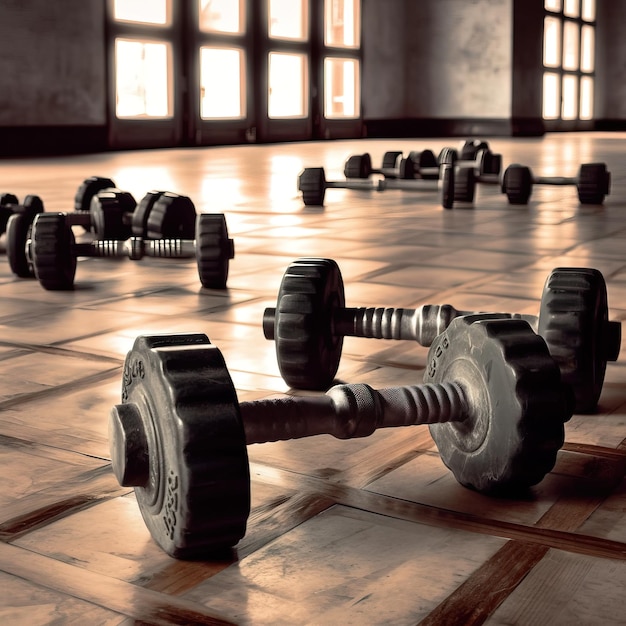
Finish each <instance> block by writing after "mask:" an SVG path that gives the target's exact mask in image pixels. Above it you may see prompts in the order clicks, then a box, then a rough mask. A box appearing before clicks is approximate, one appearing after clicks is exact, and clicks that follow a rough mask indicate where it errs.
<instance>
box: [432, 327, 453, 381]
mask: <svg viewBox="0 0 626 626" xmlns="http://www.w3.org/2000/svg"><path fill="white" fill-rule="evenodd" d="M449 347H450V342H449V341H448V333H443V334H442V335H441V339H440V341H439V343H438V344H437V347H436V348H435V349H434V350H433V356H432V358H431V359H430V361H429V363H428V375H429V376H430V377H431V378H433V377H434V376H435V374H436V373H437V364H438V363H439V360H440V359H441V357H442V356H443V353H444V352H445V351H446V350H447V349H448V348H449Z"/></svg>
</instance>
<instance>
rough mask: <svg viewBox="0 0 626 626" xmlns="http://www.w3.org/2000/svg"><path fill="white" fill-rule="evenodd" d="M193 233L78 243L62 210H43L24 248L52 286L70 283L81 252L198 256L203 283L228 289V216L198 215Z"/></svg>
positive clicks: (119, 255) (115, 255) (69, 285)
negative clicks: (189, 236)
mask: <svg viewBox="0 0 626 626" xmlns="http://www.w3.org/2000/svg"><path fill="white" fill-rule="evenodd" d="M194 230H195V239H143V238H141V237H131V238H130V239H127V240H124V241H119V240H107V239H104V240H99V239H96V240H93V241H90V242H87V243H77V242H76V240H75V238H74V233H73V232H72V229H71V227H70V226H69V225H68V223H67V216H66V215H65V214H64V213H40V214H39V215H37V216H36V217H35V221H34V222H33V227H32V231H31V239H30V240H29V241H28V242H27V245H26V250H27V253H29V255H30V261H31V262H32V265H33V269H34V273H35V276H36V278H37V279H38V280H39V282H40V283H41V286H42V287H44V288H45V289H49V290H67V289H72V287H73V285H74V277H75V275H76V259H77V257H79V256H86V257H99V258H122V257H128V258H129V259H131V260H133V261H137V260H139V259H142V258H144V257H161V258H170V259H173V258H175V259H183V258H193V257H195V258H196V261H197V265H198V275H199V277H200V281H201V283H202V285H203V286H204V287H208V288H213V289H224V288H225V287H226V281H227V278H228V268H229V260H230V259H232V258H234V256H235V250H234V243H233V240H232V239H229V238H228V229H227V227H226V219H225V218H224V216H223V215H221V214H209V213H203V214H200V215H198V216H197V219H196V226H195V229H194Z"/></svg>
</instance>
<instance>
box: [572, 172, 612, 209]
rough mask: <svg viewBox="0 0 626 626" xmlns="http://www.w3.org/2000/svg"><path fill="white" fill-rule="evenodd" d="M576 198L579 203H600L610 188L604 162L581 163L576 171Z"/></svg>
mask: <svg viewBox="0 0 626 626" xmlns="http://www.w3.org/2000/svg"><path fill="white" fill-rule="evenodd" d="M576 189H577V191H578V200H579V201H580V203H581V204H602V203H603V202H604V196H605V195H607V194H608V193H609V192H610V190H611V174H610V172H608V171H607V168H606V163H583V164H582V165H581V166H580V170H579V172H578V184H577V185H576Z"/></svg>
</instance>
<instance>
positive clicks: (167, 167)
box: [0, 133, 626, 626]
mask: <svg viewBox="0 0 626 626" xmlns="http://www.w3.org/2000/svg"><path fill="white" fill-rule="evenodd" d="M487 139H489V138H487ZM457 143H458V141H457V140H456V139H455V140H452V141H451V140H446V139H433V140H407V141H397V140H385V141H383V140H376V141H374V140H363V141H351V142H341V141H335V142H327V143H305V144H299V143H291V144H283V145H271V146H239V147H219V148H208V149H189V150H184V149H180V150H155V151H147V152H141V151H138V152H121V153H109V154H94V155H86V156H79V157H73V158H54V159H41V160H19V161H18V160H16V161H6V160H5V161H2V162H0V191H11V192H13V193H15V194H17V195H18V196H19V197H20V198H23V197H24V195H25V194H28V193H35V194H39V195H40V196H41V197H42V198H43V200H44V202H45V206H46V209H47V210H52V211H61V210H67V211H69V210H72V209H73V197H74V193H75V190H76V187H77V186H78V184H79V183H80V182H81V181H82V180H83V179H84V178H85V177H87V176H91V175H102V176H109V177H112V178H113V179H114V180H115V181H116V183H117V185H118V187H120V188H122V189H125V190H128V191H131V192H132V193H133V194H134V195H135V197H136V198H141V197H142V196H143V194H144V193H145V192H146V191H148V190H150V189H153V188H160V189H169V190H171V191H175V192H178V193H181V194H186V195H189V196H190V197H191V198H192V199H193V200H194V202H195V204H196V207H197V210H198V211H202V212H223V213H225V215H226V219H227V223H228V228H229V232H230V235H231V237H233V239H234V242H235V251H236V256H235V259H234V260H233V261H232V263H231V266H230V276H229V280H228V289H227V290H225V291H217V290H206V289H203V288H202V287H201V286H200V283H199V281H198V276H197V271H196V266H195V262H194V261H193V260H189V261H187V260H181V261H165V260H158V259H153V260H143V261H140V262H132V261H130V260H120V261H112V260H105V259H100V260H98V259H81V260H79V263H78V270H77V274H76V285H75V289H74V291H71V292H49V291H45V290H43V289H42V288H41V287H40V286H39V284H38V283H37V282H36V281H35V280H26V279H17V278H14V277H13V276H12V274H11V273H10V270H9V267H8V264H7V263H6V261H5V260H4V259H3V260H2V262H1V263H0V377H1V378H0V380H1V382H0V481H1V483H0V484H1V485H2V487H1V490H0V538H1V539H2V541H1V542H0V623H2V624H28V625H29V626H30V625H34V624H66V623H67V624H131V623H150V624H153V623H154V624H205V623H207V624H208V623H211V624H213V623H236V624H255V625H257V624H333V625H334V624H416V623H423V624H470V623H471V624H482V623H487V624H528V625H533V626H535V625H537V624H551V625H557V624H559V625H560V624H563V625H565V624H567V625H571V624H602V625H603V626H606V625H607V624H626V609H625V608H624V588H625V586H626V515H625V512H626V482H625V481H624V473H625V469H626V368H625V366H624V356H621V357H620V359H619V360H618V361H617V362H616V363H612V364H610V365H609V366H608V368H607V374H606V382H605V385H604V390H603V394H602V396H601V399H600V405H599V410H598V413H597V414H595V415H574V417H573V418H572V419H571V420H570V421H569V422H567V423H566V425H565V438H566V443H565V445H564V447H563V448H562V450H561V451H560V452H559V455H558V460H557V463H556V466H555V467H554V469H553V471H552V472H551V473H550V474H549V475H547V476H546V478H545V479H544V480H543V481H542V482H541V483H540V484H539V485H537V486H536V487H534V488H533V489H532V491H531V493H530V494H528V496H527V497H524V498H520V499H508V500H499V499H495V498H490V497H487V496H484V495H480V494H478V493H475V492H473V491H470V490H468V489H466V488H464V487H462V486H460V485H459V484H458V483H457V482H456V481H455V479H454V477H453V475H452V474H451V472H450V471H449V470H448V469H447V468H446V467H445V466H444V465H443V463H442V462H441V460H440V458H439V455H438V453H437V448H436V447H435V445H434V443H433V441H432V440H431V438H430V435H429V431H428V428H427V427H426V426H415V427H408V428H397V429H385V430H384V431H379V432H377V433H376V434H374V435H372V436H370V437H368V438H365V439H357V440H351V441H340V440H336V439H334V438H332V437H330V436H327V435H320V436H316V437H312V438H309V439H303V440H298V441H289V442H281V443H265V444H254V445H251V446H248V454H249V458H250V470H251V476H252V481H251V489H252V512H251V515H250V518H249V520H248V527H247V533H246V535H245V537H244V538H243V539H242V540H241V542H240V543H239V545H238V546H237V549H236V550H235V551H234V553H233V556H232V558H225V559H223V560H220V561H181V560H175V559H172V558H170V557H169V556H167V555H166V554H165V553H164V552H163V551H162V550H161V549H160V548H159V547H158V546H157V545H156V544H155V543H154V542H153V541H152V539H151V537H150V535H149V533H148V531H147V529H146V526H145V524H144V522H143V519H142V516H141V514H140V511H139V508H138V506H137V502H136V500H135V496H134V492H133V490H132V489H131V488H124V487H120V486H119V485H118V483H117V481H116V480H115V477H114V475H113V473H112V471H111V462H110V453H109V446H108V433H107V424H108V414H109V411H110V409H111V407H112V406H113V405H114V404H117V403H119V402H120V390H121V376H122V366H123V361H124V357H125V355H126V352H127V351H128V350H129V349H130V347H131V345H132V343H133V341H134V339H135V337H136V336H138V335H141V334H145V333H154V332H160V333H161V332H181V331H193V332H203V333H206V334H207V335H208V336H209V337H210V338H211V341H212V342H213V343H215V344H216V345H217V346H218V347H219V348H220V349H221V350H222V352H223V354H224V356H225V359H226V363H227V364H228V367H229V370H230V373H231V375H232V378H233V381H234V383H235V386H236V389H237V392H238V396H239V400H240V401H244V400H245V401H248V400H255V399H258V398H263V397H268V396H280V395H281V394H283V393H286V392H288V391H289V389H288V387H287V385H286V384H285V383H284V382H283V381H282V379H281V378H280V376H279V373H278V367H277V364H276V357H275V353H274V345H273V342H270V341H267V340H265V339H264V337H263V332H262V328H261V319H262V313H263V310H264V309H265V307H268V306H274V305H275V302H276V294H277V291H278V286H279V283H280V280H281V278H282V275H283V273H284V271H285V269H286V267H287V265H288V264H289V263H290V262H292V261H293V260H294V259H296V258H297V257H301V256H324V257H330V258H334V259H335V260H336V261H337V262H338V263H339V265H340V267H341V270H342V272H343V277H344V281H345V283H346V301H347V304H348V306H374V305H381V306H382V305H384V306H404V307H417V306H419V305H420V304H423V303H426V302H430V303H439V304H441V303H445V302H448V303H450V304H453V305H454V306H455V307H457V308H460V309H470V310H475V309H478V310H494V311H495V310H498V311H511V312H520V313H538V310H539V299H540V297H541V291H542V288H543V284H544V281H545V279H546V277H547V275H548V273H549V272H550V270H551V269H552V268H555V267H559V266H576V267H595V268H598V269H599V270H601V271H602V272H603V274H604V276H605V278H606V280H607V284H608V295H609V306H610V316H611V318H612V319H617V320H622V319H624V318H625V317H626V250H625V244H626V173H625V171H626V150H625V148H626V135H624V134H617V133H616V134H551V135H547V136H546V137H544V138H538V139H502V138H492V139H490V144H491V147H492V149H493V150H494V151H496V152H500V153H502V154H503V158H504V163H505V165H506V164H509V163H512V162H519V163H524V164H527V165H530V166H531V167H532V168H533V170H534V172H535V173H537V174H545V175H549V174H561V175H571V176H574V175H576V173H577V170H578V165H579V164H580V163H583V162H590V161H605V162H606V163H607V165H608V167H609V169H610V170H611V172H612V175H613V185H612V193H611V195H610V196H609V197H608V198H607V200H606V202H605V204H604V206H580V205H579V204H578V201H577V198H576V192H575V189H574V188H573V187H543V188H542V187H535V190H534V193H533V196H532V198H531V202H530V203H529V205H528V206H515V207H514V206H509V205H508V204H507V202H506V198H505V196H503V195H502V194H501V193H499V190H498V188H497V187H495V186H486V185H483V186H480V187H479V189H478V193H477V198H476V202H475V204H474V206H459V207H458V208H455V209H454V210H451V211H445V210H443V209H442V208H441V207H440V206H439V204H438V202H437V200H436V198H435V196H434V194H431V193H409V192H400V191H387V192H384V193H368V192H355V191H344V190H335V189H330V190H328V192H327V194H326V205H325V207H324V208H310V207H309V208H305V207H303V205H302V202H301V199H300V198H299V197H298V192H297V189H296V177H297V174H298V172H299V171H300V170H301V168H302V167H304V166H319V165H324V166H325V167H326V175H327V178H329V179H331V178H338V177H340V176H341V174H342V167H343V161H344V160H345V158H346V157H347V156H348V155H350V154H354V153H360V152H364V151H366V150H368V151H370V152H371V153H372V156H373V159H374V162H375V163H377V162H379V160H380V158H381V156H382V154H383V152H384V151H386V150H388V149H399V150H404V151H409V150H414V149H421V148H426V147H429V148H432V149H433V150H435V152H437V151H438V150H439V149H440V148H441V147H443V146H445V145H457ZM622 352H624V350H623V349H622ZM426 354H427V350H426V349H425V348H422V347H420V346H419V345H416V344H413V343H409V342H393V341H380V340H372V339H355V338H347V339H346V340H345V343H344V353H343V358H342V361H341V365H340V369H339V375H338V378H339V380H342V381H346V382H365V383H368V384H370V385H372V386H373V387H385V386H391V385H397V384H411V383H416V382H420V381H421V379H422V375H423V369H424V366H425V359H426Z"/></svg>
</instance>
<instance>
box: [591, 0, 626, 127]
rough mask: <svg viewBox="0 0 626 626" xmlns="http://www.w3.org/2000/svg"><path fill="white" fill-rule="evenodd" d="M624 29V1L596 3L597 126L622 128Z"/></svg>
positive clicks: (625, 85)
mask: <svg viewBox="0 0 626 626" xmlns="http://www.w3.org/2000/svg"><path fill="white" fill-rule="evenodd" d="M625 27H626V0H598V8H597V36H596V50H597V54H596V99H595V117H596V119H597V120H599V123H600V126H603V125H606V124H607V123H610V124H612V125H613V126H615V125H617V126H619V127H620V128H622V129H624V126H625V125H624V122H625V121H626V80H625V78H624V77H626V36H625ZM598 44H600V45H598Z"/></svg>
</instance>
